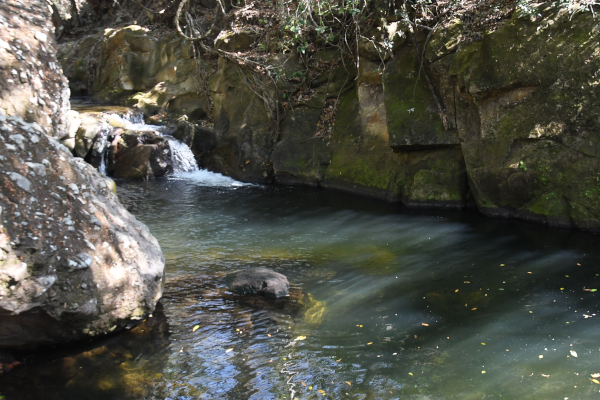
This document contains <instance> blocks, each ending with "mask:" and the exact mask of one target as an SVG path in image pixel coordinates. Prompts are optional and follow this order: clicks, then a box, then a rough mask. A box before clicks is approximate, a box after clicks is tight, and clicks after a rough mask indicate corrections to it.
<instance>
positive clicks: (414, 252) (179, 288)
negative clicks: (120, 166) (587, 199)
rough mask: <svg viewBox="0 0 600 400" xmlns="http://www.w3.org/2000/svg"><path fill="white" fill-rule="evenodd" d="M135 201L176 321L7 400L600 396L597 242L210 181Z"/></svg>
mask: <svg viewBox="0 0 600 400" xmlns="http://www.w3.org/2000/svg"><path fill="white" fill-rule="evenodd" d="M119 193H120V195H121V196H122V197H123V201H124V202H125V203H126V204H127V205H128V206H129V207H130V208H131V210H132V212H133V213H134V214H136V215H137V217H138V218H139V219H141V220H142V221H144V222H145V223H146V224H148V225H149V227H150V229H151V231H152V232H153V234H154V235H155V236H156V237H157V238H158V239H159V241H160V243H161V246H162V249H163V251H164V253H165V256H166V259H167V276H168V279H167V282H166V287H165V293H164V298H163V299H162V300H161V305H160V307H159V310H157V312H155V313H154V315H153V317H152V318H149V319H148V320H147V321H145V322H144V324H142V325H140V326H138V327H136V328H134V329H132V330H130V331H125V332H122V333H118V334H115V335H112V336H110V337H108V338H105V339H102V340H99V341H95V342H92V343H87V344H82V345H79V346H75V347H74V346H71V347H68V348H65V349H49V350H47V351H40V352H37V353H34V354H33V355H29V356H27V357H26V358H25V360H24V361H25V363H24V364H22V365H19V366H17V367H15V368H14V369H13V370H12V371H11V372H10V373H5V374H4V375H3V376H1V375H0V394H2V395H4V396H6V399H290V398H292V397H293V398H297V399H322V398H327V399H483V398H508V399H561V400H562V399H564V398H568V399H588V398H596V397H598V396H600V393H599V391H600V384H597V383H595V382H594V381H593V380H592V379H596V378H595V377H593V376H592V375H593V374H596V373H600V339H599V335H598V332H599V331H600V330H599V328H600V326H599V324H598V321H599V320H600V311H599V307H598V305H599V301H598V296H599V295H598V292H596V291H594V289H596V288H598V289H600V276H599V274H600V265H599V261H600V247H599V246H598V237H597V236H596V235H594V234H589V233H581V232H575V231H569V230H562V229H554V228H545V227H542V226H537V225H532V224H527V223H522V222H517V221H507V220H492V219H486V218H483V217H480V216H478V215H477V214H476V213H475V212H436V211H412V210H405V209H401V208H398V207H397V206H395V205H390V204H387V203H382V202H377V201H373V200H368V199H362V198H358V197H353V196H351V195H347V194H342V193H336V192H325V191H319V190H312V189H301V188H281V187H263V186H256V185H243V184H240V183H237V182H235V181H233V180H231V179H230V178H228V177H224V176H219V175H215V174H210V173H207V172H206V171H198V172H194V173H187V174H180V175H178V176H176V177H173V178H171V179H168V180H155V181H150V182H143V183H121V184H120V185H119ZM247 266H266V267H269V268H273V269H275V270H276V271H278V272H281V273H283V274H285V275H287V276H288V278H289V280H290V283H291V295H290V297H289V298H286V299H284V300H278V301H268V300H266V299H264V298H261V297H252V296H245V297H244V296H237V295H234V294H232V293H230V292H229V291H228V290H227V289H226V288H225V287H224V286H223V284H222V278H223V276H224V275H225V274H226V273H227V272H230V271H233V270H236V269H238V268H244V267H247ZM22 361H23V360H22ZM598 382H600V378H598Z"/></svg>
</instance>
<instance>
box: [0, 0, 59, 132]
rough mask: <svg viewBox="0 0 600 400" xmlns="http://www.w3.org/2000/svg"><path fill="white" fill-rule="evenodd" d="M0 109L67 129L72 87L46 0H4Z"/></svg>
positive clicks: (56, 128)
mask: <svg viewBox="0 0 600 400" xmlns="http://www.w3.org/2000/svg"><path fill="white" fill-rule="evenodd" d="M0 24H2V29H0V112H3V113H4V114H6V115H18V116H20V117H22V118H24V119H25V120H26V121H29V122H33V121H35V122H37V123H38V124H39V125H40V126H42V127H47V128H52V129H51V130H49V131H48V133H49V134H51V135H54V134H60V133H62V132H64V131H66V130H67V125H68V119H67V112H68V111H69V87H68V82H67V80H66V79H65V77H64V76H63V74H62V69H61V66H60V64H59V63H58V61H57V59H56V55H55V49H56V42H55V40H54V35H53V32H54V27H53V26H52V23H51V12H50V10H49V7H48V4H47V3H46V2H45V1H43V0H28V1H24V0H5V1H2V2H0Z"/></svg>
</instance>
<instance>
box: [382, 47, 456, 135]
mask: <svg viewBox="0 0 600 400" xmlns="http://www.w3.org/2000/svg"><path fill="white" fill-rule="evenodd" d="M419 70H420V63H419V61H418V59H417V56H416V53H415V51H414V49H412V48H410V47H405V48H403V49H401V51H400V54H398V55H397V56H396V57H395V58H394V60H392V61H390V62H389V63H388V64H387V65H386V69H385V72H384V74H383V87H384V102H385V109H386V115H387V126H388V131H389V133H390V145H392V146H394V145H411V144H419V145H427V144H438V143H440V141H441V142H442V143H445V142H446V141H447V140H448V138H447V136H448V135H447V133H446V131H445V129H444V126H443V124H442V120H441V118H440V115H439V114H438V110H437V106H436V104H435V100H434V98H433V95H432V93H431V90H430V89H429V86H428V85H427V81H426V80H425V77H424V76H423V74H422V73H419Z"/></svg>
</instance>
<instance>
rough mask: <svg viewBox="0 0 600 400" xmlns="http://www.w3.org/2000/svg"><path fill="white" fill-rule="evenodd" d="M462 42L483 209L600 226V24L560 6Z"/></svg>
mask: <svg viewBox="0 0 600 400" xmlns="http://www.w3.org/2000/svg"><path fill="white" fill-rule="evenodd" d="M538 11H539V13H540V14H541V16H542V17H541V18H538V19H537V20H533V19H531V18H530V17H519V16H517V15H514V16H513V17H512V18H511V20H510V21H508V22H507V23H506V24H505V25H504V26H503V27H502V28H501V29H499V30H498V31H496V32H494V33H492V34H488V35H485V36H484V38H483V40H482V41H481V42H478V43H474V44H471V45H469V46H463V47H461V48H459V50H458V51H457V52H456V54H455V55H454V56H453V57H452V61H451V66H450V70H449V74H450V75H451V76H452V77H453V78H454V79H456V82H457V91H458V94H459V95H458V96H457V103H456V104H457V125H458V130H459V134H460V137H461V140H462V141H463V143H462V147H463V149H464V154H465V160H466V165H467V170H468V173H469V178H470V181H471V188H472V191H473V194H474V197H475V199H476V201H477V204H478V206H479V208H480V210H482V211H483V212H484V213H486V214H490V215H495V216H515V217H519V218H524V219H528V220H534V221H538V222H544V223H547V224H550V225H558V226H576V227H580V228H583V229H595V230H597V229H600V223H599V222H600V221H599V220H598V216H600V197H599V195H600V191H599V190H598V188H599V186H598V183H599V180H600V175H599V171H600V163H599V162H598V155H600V139H599V137H598V132H600V118H599V114H598V110H599V109H600V100H599V98H598V90H597V87H598V82H597V81H598V70H599V66H600V53H598V50H597V48H598V42H599V41H600V25H599V22H598V20H597V19H594V18H593V16H592V14H591V13H579V14H575V15H574V16H572V18H571V15H570V14H568V13H567V12H565V11H557V10H556V9H555V8H553V7H548V6H542V7H540V8H539V10H538Z"/></svg>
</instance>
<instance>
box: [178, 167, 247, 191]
mask: <svg viewBox="0 0 600 400" xmlns="http://www.w3.org/2000/svg"><path fill="white" fill-rule="evenodd" d="M169 179H171V180H187V181H190V182H191V183H193V184H196V185H198V186H212V187H233V188H236V187H242V186H253V185H252V184H251V183H243V182H238V181H236V180H235V179H233V178H230V177H228V176H225V175H221V174H218V173H215V172H210V171H207V170H205V169H201V170H198V171H193V172H180V173H176V174H173V175H171V176H169Z"/></svg>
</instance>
